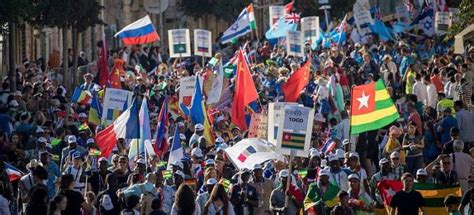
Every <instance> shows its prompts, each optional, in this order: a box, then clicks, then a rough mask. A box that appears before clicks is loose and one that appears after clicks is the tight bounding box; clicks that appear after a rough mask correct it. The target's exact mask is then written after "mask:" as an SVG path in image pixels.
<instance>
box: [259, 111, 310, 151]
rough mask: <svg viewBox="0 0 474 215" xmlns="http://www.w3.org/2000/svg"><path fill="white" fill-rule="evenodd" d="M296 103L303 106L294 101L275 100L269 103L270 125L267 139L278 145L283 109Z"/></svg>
mask: <svg viewBox="0 0 474 215" xmlns="http://www.w3.org/2000/svg"><path fill="white" fill-rule="evenodd" d="M287 105H288V106H290V105H296V106H298V105H299V106H302V105H300V104H298V103H292V102H275V103H269V104H268V126H267V140H268V142H270V143H272V144H274V145H276V144H277V135H278V127H279V126H280V117H281V111H282V110H283V108H284V107H285V106H287Z"/></svg>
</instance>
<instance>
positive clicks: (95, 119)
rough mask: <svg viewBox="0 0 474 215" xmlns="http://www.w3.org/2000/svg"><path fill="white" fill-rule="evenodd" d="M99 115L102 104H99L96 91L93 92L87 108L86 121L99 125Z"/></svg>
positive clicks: (100, 114)
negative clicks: (87, 116)
mask: <svg viewBox="0 0 474 215" xmlns="http://www.w3.org/2000/svg"><path fill="white" fill-rule="evenodd" d="M101 116H102V105H101V104H100V101H99V98H98V96H97V93H93V94H92V102H91V107H90V109H89V118H88V121H89V122H90V123H92V124H94V125H96V126H97V125H100V118H101Z"/></svg>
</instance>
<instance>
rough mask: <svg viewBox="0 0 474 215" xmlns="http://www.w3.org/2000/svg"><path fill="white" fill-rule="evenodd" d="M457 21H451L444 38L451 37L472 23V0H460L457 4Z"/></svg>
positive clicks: (473, 8)
mask: <svg viewBox="0 0 474 215" xmlns="http://www.w3.org/2000/svg"><path fill="white" fill-rule="evenodd" d="M459 10H460V13H459V21H458V22H453V24H452V25H451V27H450V28H449V30H448V34H447V37H446V39H452V38H454V36H456V34H458V33H459V32H461V31H462V30H464V28H466V27H467V26H469V25H471V24H474V3H473V2H472V0H462V1H461V4H459Z"/></svg>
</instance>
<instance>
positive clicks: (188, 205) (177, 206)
mask: <svg viewBox="0 0 474 215" xmlns="http://www.w3.org/2000/svg"><path fill="white" fill-rule="evenodd" d="M195 199H196V197H195V196H194V191H193V190H192V189H191V187H189V186H188V185H186V184H181V185H180V186H179V188H178V190H177V191H176V195H175V202H174V204H173V207H171V215H201V208H200V207H199V205H198V204H196V202H195V201H194V200H195Z"/></svg>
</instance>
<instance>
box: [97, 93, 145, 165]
mask: <svg viewBox="0 0 474 215" xmlns="http://www.w3.org/2000/svg"><path fill="white" fill-rule="evenodd" d="M119 138H124V139H138V138H139V125H138V101H137V98H135V99H134V101H133V103H132V105H131V106H130V107H129V108H128V109H127V110H125V111H124V112H123V113H122V114H120V116H119V117H118V118H117V119H116V120H115V121H114V122H113V123H112V124H110V125H109V126H107V127H106V128H105V129H104V130H102V131H99V132H98V133H97V135H96V137H95V139H96V142H97V146H98V147H99V149H100V151H101V152H102V156H103V157H106V158H108V157H109V155H110V153H111V152H112V150H113V148H114V147H115V145H116V144H117V141H118V139H119Z"/></svg>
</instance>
